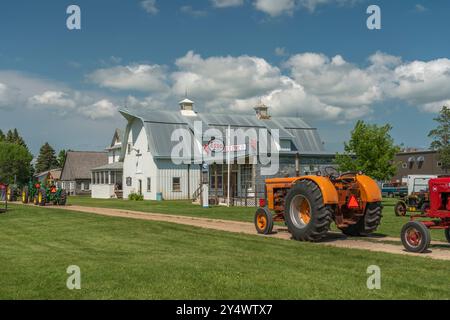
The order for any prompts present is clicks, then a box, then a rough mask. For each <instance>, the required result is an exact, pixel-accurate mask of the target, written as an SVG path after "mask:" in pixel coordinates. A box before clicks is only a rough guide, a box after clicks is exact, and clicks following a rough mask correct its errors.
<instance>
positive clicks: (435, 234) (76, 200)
mask: <svg viewBox="0 0 450 320" xmlns="http://www.w3.org/2000/svg"><path fill="white" fill-rule="evenodd" d="M396 201H397V200H396V199H384V201H383V206H384V209H383V219H382V222H381V226H380V227H379V228H378V230H377V234H380V235H386V236H391V237H398V238H399V241H400V230H401V228H402V226H403V225H404V224H405V223H406V222H408V220H409V218H408V217H397V216H395V214H394V206H395V203H396ZM69 204H74V205H81V206H91V207H103V208H118V209H128V210H136V211H142V212H153V213H168V214H176V215H186V216H197V217H207V218H214V219H225V220H237V221H248V222H253V215H254V213H255V208H242V207H231V208H227V207H223V206H215V207H212V208H208V209H204V208H202V207H200V206H199V205H194V204H192V203H191V202H189V201H124V200H117V199H107V200H103V199H92V198H90V197H70V198H69ZM431 236H432V239H433V240H439V241H445V235H444V232H443V231H442V230H432V232H431Z"/></svg>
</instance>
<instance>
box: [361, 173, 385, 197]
mask: <svg viewBox="0 0 450 320" xmlns="http://www.w3.org/2000/svg"><path fill="white" fill-rule="evenodd" d="M356 181H357V182H358V184H359V187H360V189H361V198H362V200H363V201H364V202H378V201H381V200H382V197H381V190H380V187H379V186H378V184H377V183H376V181H375V180H373V179H372V178H371V177H369V176H366V175H359V174H358V175H357V176H356Z"/></svg>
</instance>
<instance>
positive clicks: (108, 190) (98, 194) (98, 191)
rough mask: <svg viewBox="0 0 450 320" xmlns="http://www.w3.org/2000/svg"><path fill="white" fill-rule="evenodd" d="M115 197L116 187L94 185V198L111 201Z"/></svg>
mask: <svg viewBox="0 0 450 320" xmlns="http://www.w3.org/2000/svg"><path fill="white" fill-rule="evenodd" d="M112 197H114V185H110V184H93V185H92V198H95V199H110V198H112Z"/></svg>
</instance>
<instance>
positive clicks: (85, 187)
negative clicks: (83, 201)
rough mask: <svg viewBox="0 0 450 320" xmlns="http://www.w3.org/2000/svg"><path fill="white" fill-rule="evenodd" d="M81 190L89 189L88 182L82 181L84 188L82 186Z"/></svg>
mask: <svg viewBox="0 0 450 320" xmlns="http://www.w3.org/2000/svg"><path fill="white" fill-rule="evenodd" d="M83 190H84V191H89V190H91V189H90V185H89V182H85V183H84V188H83Z"/></svg>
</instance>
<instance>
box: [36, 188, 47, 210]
mask: <svg viewBox="0 0 450 320" xmlns="http://www.w3.org/2000/svg"><path fill="white" fill-rule="evenodd" d="M45 201H46V192H45V189H40V190H39V191H38V193H37V195H36V205H38V206H45Z"/></svg>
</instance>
